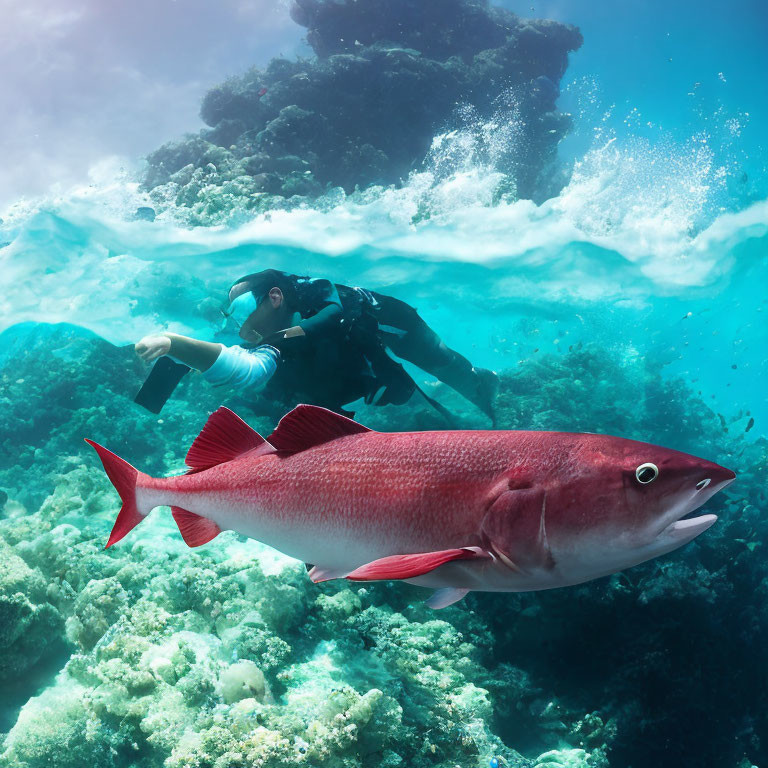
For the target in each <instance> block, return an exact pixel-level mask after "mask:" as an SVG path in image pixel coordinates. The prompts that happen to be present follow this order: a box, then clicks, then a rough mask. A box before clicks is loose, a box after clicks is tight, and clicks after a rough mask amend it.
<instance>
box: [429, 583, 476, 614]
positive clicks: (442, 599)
mask: <svg viewBox="0 0 768 768" xmlns="http://www.w3.org/2000/svg"><path fill="white" fill-rule="evenodd" d="M468 592H469V590H468V589H462V588H460V587H443V588H442V589H436V590H435V591H434V592H433V593H432V596H431V597H429V598H428V599H427V600H425V601H424V605H426V606H428V607H429V608H434V609H435V610H436V611H439V610H440V609H441V608H447V607H448V606H449V605H453V604H454V603H458V602H459V600H462V599H463V598H464V596H465V595H466V594H467V593H468Z"/></svg>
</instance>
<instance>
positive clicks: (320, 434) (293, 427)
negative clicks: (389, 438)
mask: <svg viewBox="0 0 768 768" xmlns="http://www.w3.org/2000/svg"><path fill="white" fill-rule="evenodd" d="M370 431H371V430H370V429H368V427H364V426H363V425H362V424H358V423H357V422H356V421H353V420H352V419H348V418H347V417H346V416H340V415H339V414H338V413H334V412H333V411H329V410H328V409H327V408H320V407H319V406H317V405H297V406H296V407H295V408H294V409H293V410H292V411H291V412H290V413H287V414H286V415H285V416H283V418H282V419H280V423H279V424H278V425H277V429H276V430H275V431H274V432H273V433H272V434H271V435H270V436H269V437H268V438H267V439H268V440H269V442H270V443H271V444H272V445H274V446H275V448H276V449H277V450H278V451H289V452H291V453H298V452H299V451H306V450H307V448H313V447H314V446H316V445H322V444H323V443H327V442H329V441H330V440H336V438H339V437H346V436H347V435H359V434H361V433H363V432H370Z"/></svg>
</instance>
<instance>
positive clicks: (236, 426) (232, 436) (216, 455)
mask: <svg viewBox="0 0 768 768" xmlns="http://www.w3.org/2000/svg"><path fill="white" fill-rule="evenodd" d="M254 449H258V450H259V451H260V452H262V453H272V452H273V451H274V450H275V449H274V448H273V447H272V446H271V445H270V444H269V443H268V442H267V441H266V440H265V439H264V438H263V437H262V436H261V435H260V434H259V433H258V432H257V431H256V430H255V429H251V427H249V426H248V425H247V424H246V423H245V422H244V421H243V420H242V419H241V418H240V417H239V416H238V415H237V414H236V413H233V412H232V411H230V410H229V408H225V407H224V406H222V407H221V408H218V409H217V410H215V411H214V412H213V413H212V414H211V415H210V416H209V417H208V421H207V422H206V423H205V426H204V427H203V429H202V432H200V434H199V435H198V436H197V437H196V438H195V442H194V443H192V445H191V447H190V449H189V451H188V452H187V457H186V458H185V459H184V462H185V463H186V465H187V466H188V467H191V471H192V472H200V471H202V470H204V469H210V468H211V467H215V466H216V465H217V464H224V463H225V462H227V461H232V459H236V458H237V457H238V456H242V455H243V454H244V453H248V452H249V451H253V450H254Z"/></svg>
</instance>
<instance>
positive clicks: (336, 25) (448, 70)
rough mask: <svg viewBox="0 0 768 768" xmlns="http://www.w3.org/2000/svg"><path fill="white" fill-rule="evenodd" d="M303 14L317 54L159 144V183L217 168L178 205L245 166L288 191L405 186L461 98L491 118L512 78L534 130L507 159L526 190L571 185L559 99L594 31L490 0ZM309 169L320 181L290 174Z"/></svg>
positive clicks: (245, 87) (276, 66)
mask: <svg viewBox="0 0 768 768" xmlns="http://www.w3.org/2000/svg"><path fill="white" fill-rule="evenodd" d="M291 13H292V17H293V18H294V20H296V21H297V22H298V23H300V24H301V25H302V26H305V27H306V28H307V30H308V31H307V40H308V41H309V43H310V45H312V47H313V48H314V50H315V53H316V54H317V58H316V59H313V60H297V61H289V60H287V59H284V58H278V59H274V60H273V61H271V62H270V64H269V65H268V66H267V67H266V69H264V70H258V69H252V70H250V71H249V72H247V73H246V74H244V75H243V76H242V77H239V78H232V79H230V80H228V81H227V82H226V83H223V84H221V85H219V86H216V87H215V88H213V89H211V90H210V91H209V92H208V94H207V95H206V96H205V98H204V99H203V103H202V107H201V117H202V118H203V120H204V121H205V122H206V123H207V125H208V126H210V127H209V128H207V129H204V130H203V131H201V132H200V134H199V136H196V137H189V138H187V139H185V140H183V141H181V142H177V143H171V144H166V145H164V146H163V147H160V148H159V149H158V150H156V151H155V152H153V153H151V154H150V155H149V156H148V158H147V171H146V173H145V176H144V186H145V187H146V189H148V190H152V189H154V188H156V187H158V186H160V185H164V184H167V183H169V182H170V181H173V182H174V183H180V182H179V181H178V180H177V178H178V175H179V173H180V172H181V171H182V169H185V168H186V167H188V166H189V165H190V164H191V165H192V166H193V167H195V168H202V169H203V177H202V178H201V179H198V180H196V181H193V180H191V179H188V180H187V181H186V182H184V183H183V184H182V186H186V187H189V188H188V189H182V190H180V191H179V193H178V196H177V199H176V202H177V204H179V205H185V206H189V207H191V208H194V207H195V206H198V205H199V204H202V205H203V206H206V205H207V204H208V203H206V202H205V201H204V200H203V199H202V198H203V197H205V198H210V194H211V193H210V190H207V188H208V187H210V186H211V185H215V186H219V185H222V184H224V183H225V182H226V181H228V180H231V179H232V178H235V177H237V176H240V175H243V174H247V175H250V176H259V175H260V174H263V173H275V174H277V175H278V176H280V177H281V178H280V179H279V180H278V181H277V182H274V183H270V184H269V185H268V186H269V189H270V190H274V191H273V194H276V195H283V196H292V195H303V196H307V197H312V196H316V195H318V194H321V192H322V191H323V190H325V189H327V188H328V187H342V188H343V189H344V190H345V191H346V192H352V191H353V190H354V189H355V188H365V187H368V186H369V185H371V184H385V185H387V184H400V183H402V182H403V181H404V180H405V179H407V178H408V175H409V174H410V172H411V171H412V170H413V169H414V168H418V167H419V165H420V164H422V163H423V162H424V160H425V157H426V155H427V152H428V150H429V147H430V145H431V142H432V139H433V137H434V136H435V135H436V133H438V132H440V131H441V130H444V128H445V125H446V124H447V123H449V122H450V121H451V119H452V115H453V114H454V112H455V110H456V108H457V105H460V104H471V105H473V107H474V108H475V110H476V112H477V117H478V119H479V120H485V119H490V118H491V117H492V116H494V115H495V114H496V113H497V112H498V108H499V98H500V96H501V95H502V93H503V92H504V91H505V89H510V88H511V89H513V90H514V93H515V94H516V95H515V99H516V101H517V103H516V109H517V110H518V112H519V121H520V123H521V124H524V125H525V126H526V128H525V132H526V135H525V136H524V137H522V140H521V141H519V142H517V144H516V147H515V149H514V152H509V153H507V155H506V156H502V155H500V156H499V158H498V160H497V165H498V166H499V167H498V168H497V170H499V171H501V172H503V173H506V174H509V175H510V176H511V177H512V182H511V184H510V185H508V186H510V187H511V188H514V189H516V190H517V195H518V196H519V197H527V198H532V199H534V200H537V201H538V200H542V199H545V198H546V197H547V196H549V195H551V194H552V193H553V192H557V191H558V184H562V183H563V181H564V180H565V177H564V175H563V174H562V173H559V172H558V169H557V167H555V166H556V165H557V163H556V149H557V145H558V143H559V141H560V140H561V138H562V136H563V135H564V133H565V132H567V129H568V127H569V119H568V117H567V116H565V115H561V114H560V113H559V112H557V111H556V110H555V102H556V100H557V96H558V94H559V82H560V79H561V78H562V76H563V74H564V73H565V70H566V67H567V64H568V53H569V51H573V50H576V49H577V48H578V47H579V46H580V45H581V42H582V40H581V35H580V33H579V31H578V30H577V29H576V28H575V27H572V26H569V25H564V24H560V23H558V22H553V21H547V20H522V19H520V18H519V17H517V16H515V15H514V14H513V13H511V12H510V11H507V10H504V9H500V8H495V7H492V6H490V5H489V4H488V3H487V2H483V1H482V0H444V2H441V3H439V4H438V3H422V2H415V1H414V0H338V1H336V0H335V1H334V2H328V1H327V0H295V2H294V4H293V7H292V11H291ZM553 125H554V127H553ZM214 148H216V149H218V150H222V151H223V150H224V149H226V150H227V151H228V153H229V156H228V158H227V162H226V163H225V164H224V165H222V163H221V162H216V161H215V160H214V161H211V160H210V159H209V156H210V155H211V151H212V149H214ZM286 157H290V158H291V160H290V162H286V160H285V158H286ZM208 162H213V165H215V166H216V172H213V171H209V170H208V169H206V165H207V163H208ZM306 171H310V173H311V175H312V183H306V182H302V181H301V180H299V179H297V178H292V179H290V181H289V179H288V177H289V176H290V175H291V174H294V173H296V172H302V173H305V172H306ZM187 175H188V174H187ZM262 184H263V180H261V181H260V182H259V185H262Z"/></svg>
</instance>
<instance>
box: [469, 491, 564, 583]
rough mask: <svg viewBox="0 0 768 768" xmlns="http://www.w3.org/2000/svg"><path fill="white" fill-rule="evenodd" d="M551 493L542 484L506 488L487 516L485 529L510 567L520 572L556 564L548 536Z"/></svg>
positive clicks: (492, 547)
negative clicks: (539, 485) (540, 485)
mask: <svg viewBox="0 0 768 768" xmlns="http://www.w3.org/2000/svg"><path fill="white" fill-rule="evenodd" d="M546 515H547V494H546V492H545V491H544V490H543V489H541V488H518V489H512V490H507V491H503V492H502V493H501V494H500V495H499V496H498V497H497V498H496V499H495V501H494V502H493V503H492V504H491V506H490V508H489V509H488V512H486V515H485V517H484V518H483V523H482V527H481V532H482V534H483V536H485V537H486V538H487V540H488V541H489V542H490V544H491V549H492V550H493V552H494V553H495V554H497V555H498V556H499V559H500V560H501V561H502V562H503V563H505V564H506V565H507V566H508V567H509V568H511V569H512V570H514V571H518V572H520V573H525V572H528V571H530V570H533V569H539V568H543V569H551V568H554V565H555V561H554V558H553V557H552V551H551V550H550V548H549V541H548V539H547V527H546V522H547V518H546Z"/></svg>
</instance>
